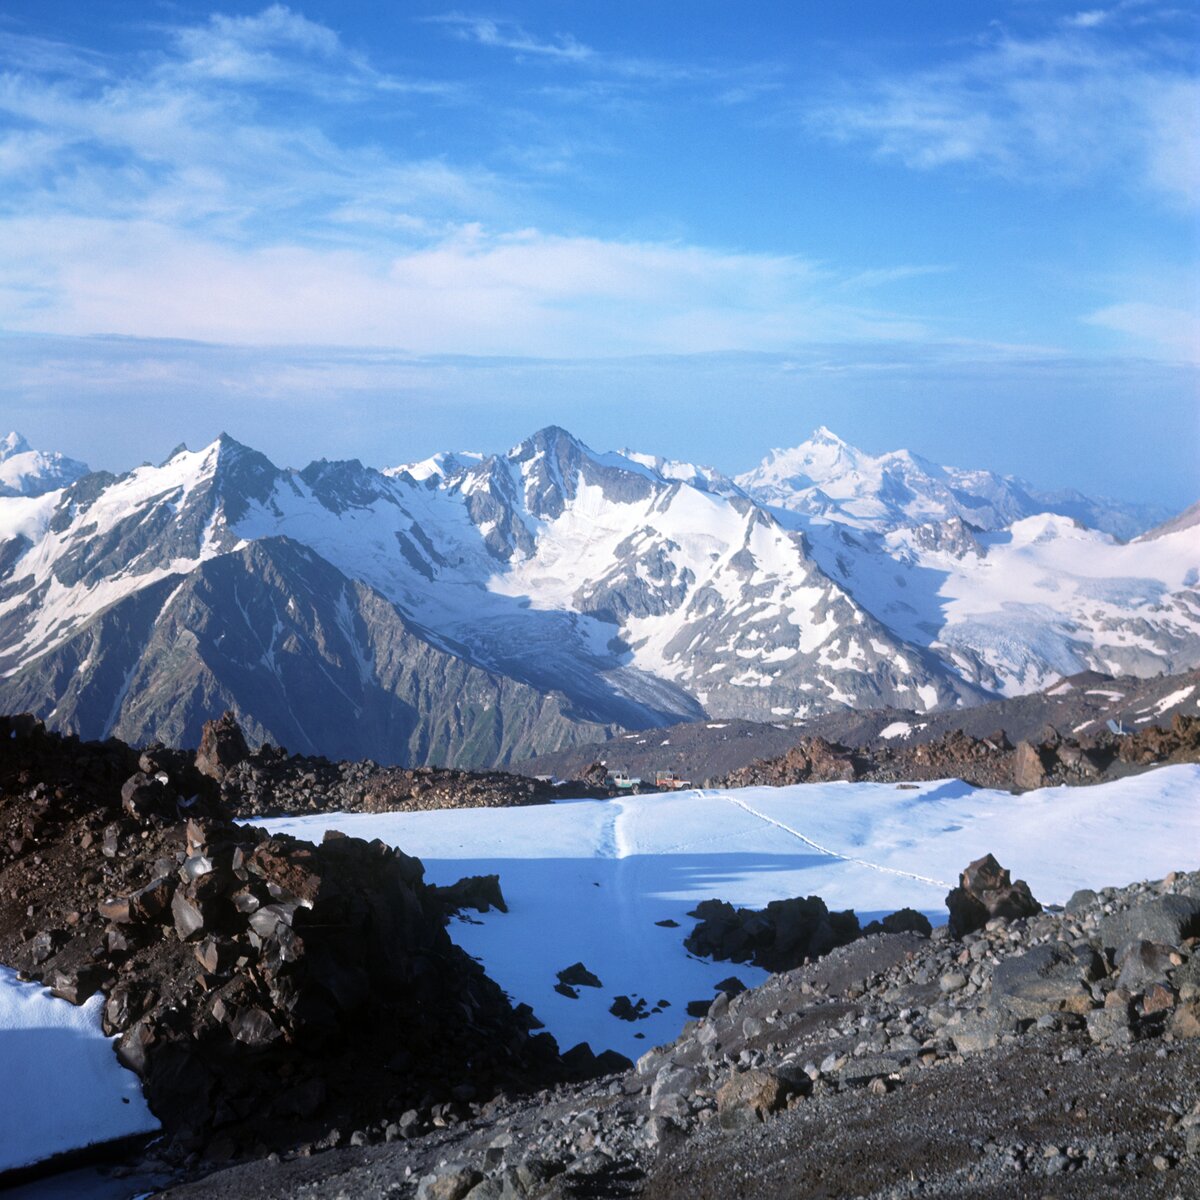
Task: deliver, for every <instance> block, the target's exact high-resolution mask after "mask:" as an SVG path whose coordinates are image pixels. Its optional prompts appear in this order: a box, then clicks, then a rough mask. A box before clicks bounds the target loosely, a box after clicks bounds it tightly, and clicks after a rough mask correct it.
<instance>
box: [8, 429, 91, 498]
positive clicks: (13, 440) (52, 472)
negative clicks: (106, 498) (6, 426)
mask: <svg viewBox="0 0 1200 1200" xmlns="http://www.w3.org/2000/svg"><path fill="white" fill-rule="evenodd" d="M87 472H88V467H87V464H86V463H81V462H78V461H77V460H76V459H73V458H67V456H66V455H65V454H60V453H59V452H58V451H57V450H53V451H45V450H34V449H33V447H32V446H30V444H29V443H28V442H27V441H26V440H25V439H24V438H23V437H22V436H21V435H20V434H19V433H17V432H15V431H14V432H12V433H9V434H7V435H6V436H4V437H2V438H0V496H41V495H43V494H44V493H46V492H52V491H55V490H56V489H58V488H61V487H66V486H67V484H69V483H74V482H75V480H76V479H79V478H80V477H81V476H83V475H86V474H87Z"/></svg>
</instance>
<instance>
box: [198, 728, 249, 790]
mask: <svg viewBox="0 0 1200 1200" xmlns="http://www.w3.org/2000/svg"><path fill="white" fill-rule="evenodd" d="M249 757H250V747H249V746H247V745H246V738H245V735H244V734H243V733H242V730H241V726H239V725H238V723H237V716H236V714H235V713H233V712H229V711H226V712H225V713H223V714H222V715H221V716H220V717H219V718H218V719H217V720H215V721H206V722H205V723H204V730H203V732H202V733H201V735H200V749H199V750H197V751H196V770H197V771H199V772H201V774H204V775H207V776H208V777H209V778H210V779H215V780H216V781H217V782H218V783H220V781H221V780H222V779H224V778H225V776H226V775H227V774H228V773H229V772H230V771H231V770H232V769H233V768H234V767H236V766H237V765H238V763H240V762H244V761H245V760H246V759H247V758H249Z"/></svg>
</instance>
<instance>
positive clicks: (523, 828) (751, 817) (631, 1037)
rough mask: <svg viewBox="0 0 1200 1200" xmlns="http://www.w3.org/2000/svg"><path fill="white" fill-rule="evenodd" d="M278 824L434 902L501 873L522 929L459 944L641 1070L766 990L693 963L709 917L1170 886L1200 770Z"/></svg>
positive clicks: (1194, 835) (565, 1034) (738, 969)
mask: <svg viewBox="0 0 1200 1200" xmlns="http://www.w3.org/2000/svg"><path fill="white" fill-rule="evenodd" d="M264 824H266V825H267V827H268V828H270V829H271V830H273V831H278V832H286V833H290V834H293V835H295V836H296V837H300V838H305V839H308V840H312V841H320V839H321V837H322V835H323V833H324V831H325V830H326V829H330V828H336V829H339V830H341V831H343V832H345V833H347V834H350V835H351V836H354V837H361V838H367V839H371V838H380V839H382V840H383V841H385V842H387V843H389V844H391V845H395V846H399V847H401V848H402V849H403V850H404V851H405V852H406V853H408V854H415V855H417V856H419V857H420V858H421V859H422V860H423V861H424V863H425V868H426V878H427V880H428V881H429V882H431V883H437V884H448V883H453V882H454V881H455V880H457V879H459V878H461V877H462V876H464V875H477V874H490V873H493V872H498V873H499V875H500V885H501V889H502V891H503V893H504V896H505V899H506V901H507V902H508V907H509V911H508V913H498V912H490V913H486V914H483V915H478V914H475V913H470V914H468V915H469V918H470V919H469V920H463V921H456V922H453V923H452V925H451V930H450V931H451V934H452V936H453V937H454V939H455V940H456V941H457V942H458V944H459V945H461V946H462V947H463V948H464V949H465V950H466V951H467V952H468V953H469V954H472V955H474V956H475V957H476V958H478V959H479V961H480V962H481V963H482V964H483V966H484V968H485V969H486V970H487V972H488V974H489V975H491V976H492V978H493V979H495V980H496V981H497V982H498V983H499V984H500V986H501V987H503V988H504V990H505V991H506V992H508V994H509V995H510V996H511V997H512V998H513V1000H514V1001H524V1002H525V1003H527V1004H529V1005H531V1006H532V1007H533V1009H534V1011H535V1012H536V1013H537V1015H538V1017H540V1018H541V1020H543V1021H544V1022H545V1023H546V1026H547V1028H548V1029H549V1030H550V1032H551V1033H553V1034H554V1036H555V1037H556V1038H557V1039H558V1041H559V1044H560V1045H561V1046H562V1047H563V1048H564V1049H566V1048H568V1047H570V1046H573V1045H575V1044H576V1043H577V1042H580V1041H587V1042H589V1043H590V1044H591V1046H592V1048H593V1049H595V1050H600V1049H604V1048H609V1047H611V1048H613V1049H616V1050H620V1051H621V1052H622V1053H624V1054H627V1055H629V1056H630V1057H632V1058H636V1057H637V1056H638V1055H640V1054H641V1053H642V1052H643V1051H644V1050H646V1049H647V1048H649V1047H650V1046H653V1045H655V1044H657V1043H660V1042H663V1041H666V1040H669V1039H670V1038H673V1037H674V1036H675V1035H676V1034H677V1033H678V1032H679V1029H680V1027H681V1026H682V1024H683V1022H684V1021H685V1020H686V1019H687V1017H686V1013H685V1008H686V1005H687V1002H688V1001H689V1000H697V999H702V998H704V999H708V998H711V997H712V995H713V990H714V985H715V984H716V983H718V982H719V981H720V980H722V979H724V978H726V977H727V976H729V975H731V974H735V975H737V976H738V978H740V979H741V980H742V982H743V983H745V984H747V985H753V984H756V983H759V982H761V981H762V980H763V979H764V978H765V977H766V976H765V972H763V971H761V970H759V969H757V968H754V967H749V966H746V965H737V964H732V963H712V962H706V961H701V960H699V959H696V958H693V957H691V956H690V955H689V954H688V953H687V952H686V951H685V950H684V947H683V938H684V936H685V935H686V934H687V933H688V932H689V931H690V929H691V928H692V925H693V924H694V922H693V920H692V919H690V918H689V917H688V916H687V913H688V911H689V910H690V909H692V908H693V907H694V906H695V904H696V903H697V902H698V901H700V900H704V899H708V898H710V897H714V896H715V897H719V898H721V899H724V900H729V901H731V902H733V903H734V904H738V905H746V906H752V907H761V906H762V905H765V904H766V903H768V902H769V901H771V900H778V899H783V898H786V897H789V896H798V895H803V896H807V895H819V896H821V897H822V898H823V899H824V900H825V902H826V903H827V904H828V905H829V907H830V908H831V909H841V908H853V909H854V910H855V911H856V912H857V913H858V915H859V918H860V920H862V921H863V923H864V924H865V923H866V922H867V921H868V920H870V919H872V918H873V917H877V916H882V915H884V914H886V913H888V912H892V911H894V910H895V909H897V908H901V907H904V906H909V907H912V908H916V909H918V910H920V911H923V912H925V913H926V914H927V915H928V916H929V917H930V919H931V920H933V921H935V922H939V923H940V922H942V921H944V920H945V915H946V910H945V907H944V900H945V896H946V892H947V891H948V889H949V888H950V887H951V886H952V885H953V884H954V882H955V881H956V880H957V878H958V872H959V871H960V870H961V869H962V868H963V867H964V866H966V864H967V863H968V862H970V861H971V860H972V859H975V858H978V857H980V856H981V855H982V854H985V853H987V852H989V851H990V852H991V853H993V854H995V855H996V857H997V858H998V859H999V860H1000V862H1001V863H1003V865H1004V866H1006V867H1009V868H1010V869H1011V870H1012V871H1013V874H1014V876H1016V877H1020V878H1023V879H1026V880H1028V882H1029V884H1030V887H1031V888H1032V889H1033V893H1034V895H1035V896H1037V897H1038V899H1039V900H1041V901H1042V902H1043V903H1050V904H1053V903H1062V902H1063V901H1065V900H1066V899H1067V898H1068V897H1069V896H1070V895H1071V893H1072V892H1073V891H1075V890H1076V889H1077V888H1081V887H1102V886H1107V885H1110V884H1123V883H1127V882H1130V881H1132V880H1134V879H1142V878H1160V877H1161V876H1163V875H1165V874H1167V873H1168V872H1169V871H1171V870H1174V869H1177V868H1194V867H1196V865H1197V863H1198V861H1200V766H1194V765H1189V766H1175V767H1163V768H1160V769H1158V770H1156V771H1152V772H1149V773H1147V774H1145V775H1140V776H1137V777H1135V778H1132V779H1126V780H1120V781H1117V782H1114V783H1107V784H1102V785H1099V786H1096V787H1085V788H1047V789H1044V790H1040V791H1036V792H1028V793H1026V794H1024V795H1021V796H1014V795H1011V794H1010V793H1008V792H1000V791H986V790H980V789H976V788H972V787H970V786H968V785H967V784H964V783H961V782H959V781H957V780H943V781H939V782H934V783H922V784H916V785H911V784H910V785H894V784H850V783H826V784H804V785H800V786H796V787H786V788H745V789H739V790H736V791H688V792H672V793H664V794H661V795H648V796H631V797H622V798H620V799H616V800H607V801H592V800H578V801H570V800H564V801H559V802H558V803H556V804H553V805H549V806H539V807H532V808H509V809H457V810H443V811H437V812H419V813H388V814H381V815H371V814H340V813H339V814H326V815H323V816H311V817H297V818H286V819H279V820H274V821H269V822H264ZM664 920H673V921H676V922H678V923H679V926H678V927H669V926H667V927H664V926H662V925H659V924H657V922H660V921H664ZM579 961H582V962H583V963H584V965H585V966H586V967H587V968H588V969H589V970H590V971H592V972H594V973H595V974H596V975H597V976H598V977H599V978H600V980H601V982H602V984H603V987H602V988H600V989H594V988H587V987H582V988H580V989H579V999H577V1000H572V999H569V998H567V997H565V996H562V995H559V994H558V993H556V992H555V991H554V985H555V983H556V982H557V979H556V973H557V972H558V971H560V970H562V969H563V968H565V967H568V966H570V965H572V964H573V963H575V962H579ZM620 995H626V996H629V997H630V998H631V999H632V1000H633V1001H634V1002H635V1003H636V1001H637V1000H638V999H639V998H643V997H644V998H645V1000H646V1009H647V1012H650V1010H651V1009H652V1008H654V1007H658V1008H659V1009H660V1011H658V1012H650V1015H649V1016H648V1017H647V1018H646V1019H644V1020H640V1021H637V1022H628V1021H623V1020H620V1019H618V1018H616V1017H614V1016H612V1015H611V1014H610V1013H609V1011H608V1009H609V1006H610V1005H611V1004H612V1002H613V999H614V997H616V996H620ZM664 1000H665V1001H667V1002H668V1003H667V1005H662V1004H660V1001H664Z"/></svg>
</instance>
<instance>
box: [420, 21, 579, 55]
mask: <svg viewBox="0 0 1200 1200" xmlns="http://www.w3.org/2000/svg"><path fill="white" fill-rule="evenodd" d="M428 20H429V21H430V23H431V24H437V25H443V26H445V27H446V28H447V29H449V30H451V31H452V32H453V33H454V34H455V36H457V37H459V38H461V39H463V40H464V41H469V42H477V43H479V45H481V46H493V47H495V48H497V49H500V50H513V51H515V52H516V53H518V54H531V55H534V56H537V57H540V58H550V59H559V60H565V61H567V62H575V63H582V62H595V61H597V59H598V55H597V53H596V51H595V50H593V49H592V47H591V46H585V45H584V44H583V43H582V42H580V41H578V40H577V39H576V38H574V37H573V36H572V35H571V34H569V33H559V34H555V35H553V36H552V37H550V38H549V39H540V38H537V37H534V36H533V35H532V34H530V33H528V32H527V31H526V30H525V29H524V28H523V27H522V26H520V25H519V24H517V23H516V22H515V21H498V20H495V19H494V18H492V17H472V16H467V15H466V14H464V13H457V12H452V13H444V14H443V15H441V16H437V17H429V18H428Z"/></svg>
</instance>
